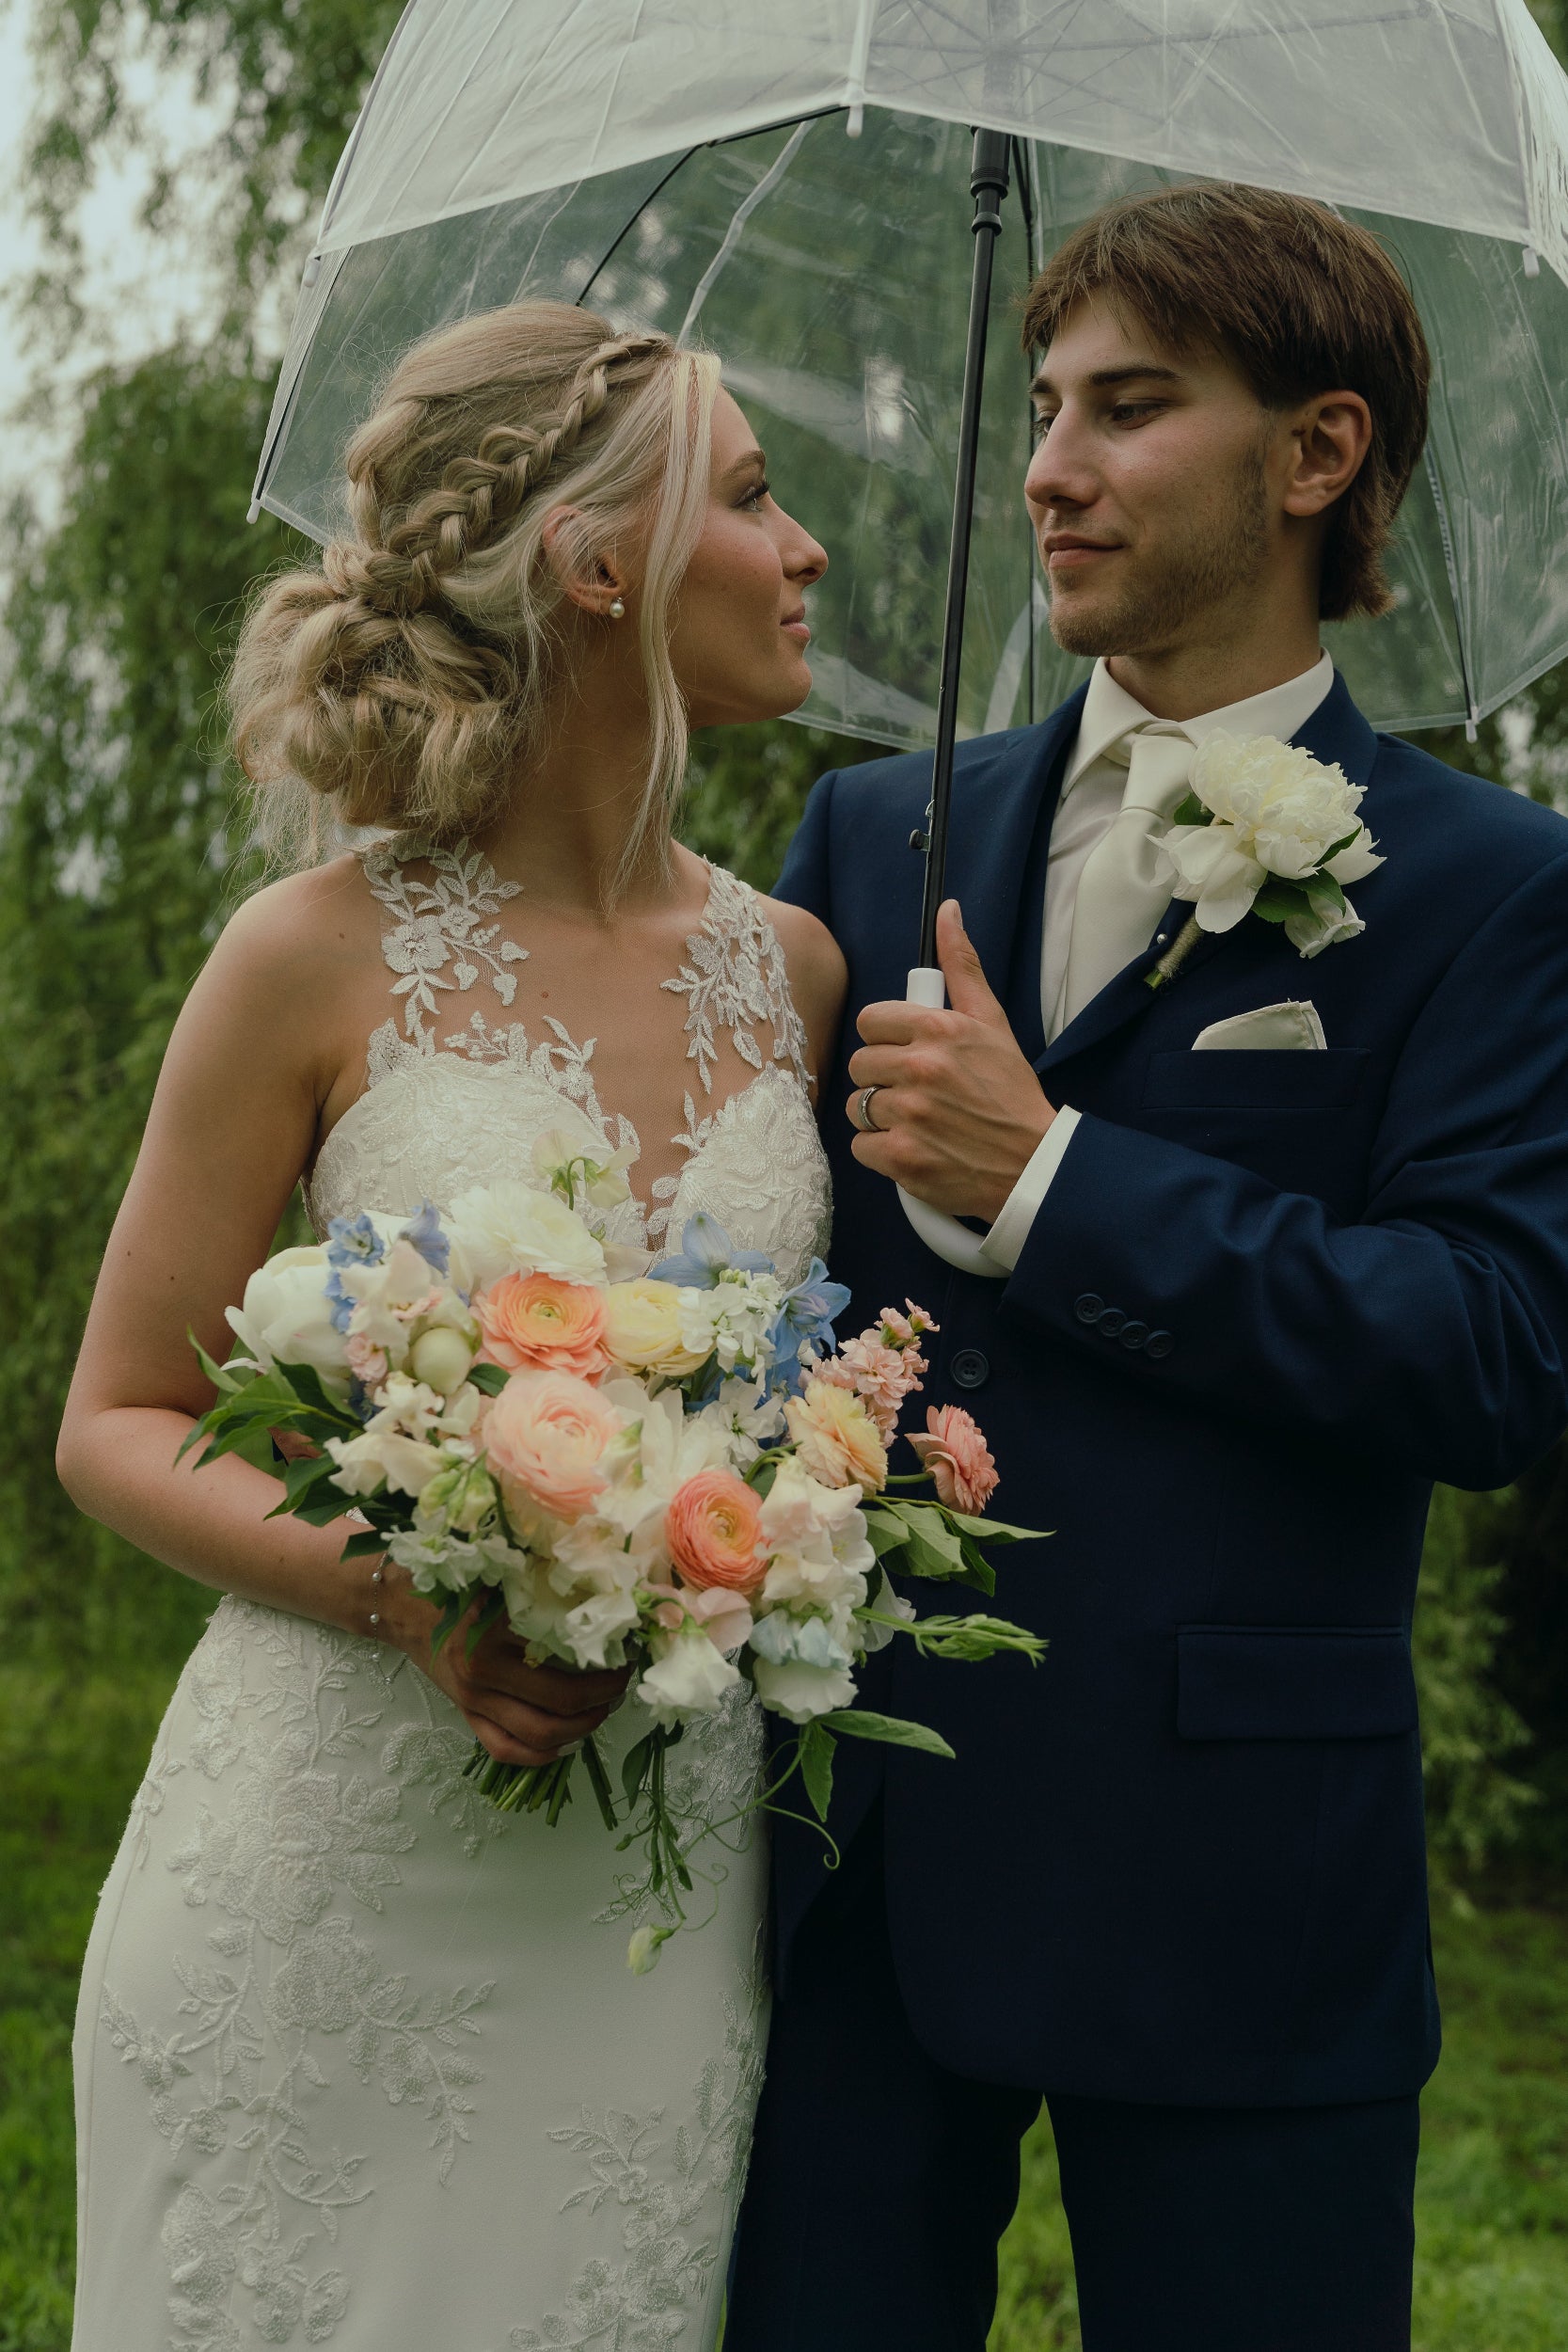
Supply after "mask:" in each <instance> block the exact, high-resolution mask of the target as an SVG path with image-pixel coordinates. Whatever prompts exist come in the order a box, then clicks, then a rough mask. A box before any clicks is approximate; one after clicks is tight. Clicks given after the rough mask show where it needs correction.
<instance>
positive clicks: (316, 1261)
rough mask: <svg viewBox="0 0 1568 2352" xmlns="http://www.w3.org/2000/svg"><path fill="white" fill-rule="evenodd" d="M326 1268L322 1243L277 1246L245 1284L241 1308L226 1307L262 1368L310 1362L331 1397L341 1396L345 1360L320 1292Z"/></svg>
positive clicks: (344, 1390)
mask: <svg viewBox="0 0 1568 2352" xmlns="http://www.w3.org/2000/svg"><path fill="white" fill-rule="evenodd" d="M331 1271H332V1268H331V1266H330V1265H329V1264H328V1263H327V1256H326V1248H325V1244H323V1243H319V1242H318V1243H312V1244H310V1245H309V1246H308V1247H307V1248H303V1249H280V1250H279V1251H278V1252H277V1256H276V1257H275V1258H269V1259H268V1260H267V1263H266V1264H265V1265H263V1266H258V1267H257V1269H256V1272H255V1273H254V1274H253V1275H252V1276H251V1278H250V1279H249V1281H248V1282H247V1283H246V1284H245V1304H244V1306H243V1307H230V1308H229V1309H228V1310H227V1316H228V1321H229V1326H230V1329H231V1330H232V1331H233V1333H234V1335H235V1337H236V1339H238V1341H239V1343H240V1345H241V1346H242V1347H243V1348H244V1349H245V1351H246V1353H247V1354H248V1355H249V1356H251V1357H252V1358H253V1359H255V1361H256V1362H257V1363H258V1364H260V1365H261V1369H262V1371H263V1372H270V1371H271V1370H272V1367H273V1365H274V1364H278V1363H282V1364H310V1365H312V1366H313V1367H314V1368H315V1370H316V1371H317V1372H318V1373H319V1374H320V1375H321V1378H322V1381H323V1383H324V1385H325V1387H326V1388H327V1389H328V1390H329V1391H331V1393H332V1394H333V1395H334V1396H340V1397H344V1396H347V1394H348V1387H349V1372H348V1358H347V1355H346V1353H345V1335H344V1333H342V1332H341V1331H338V1330H335V1329H334V1328H333V1324H332V1301H331V1300H330V1299H329V1298H328V1297H327V1295H326V1283H327V1278H328V1276H329V1275H330V1273H331Z"/></svg>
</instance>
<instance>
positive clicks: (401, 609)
mask: <svg viewBox="0 0 1568 2352" xmlns="http://www.w3.org/2000/svg"><path fill="white" fill-rule="evenodd" d="M713 366H714V363H712V362H710V361H706V360H697V359H695V358H693V357H692V356H691V355H687V354H682V353H680V352H678V351H677V349H676V346H675V345H674V343H673V342H672V341H671V339H670V337H669V336H667V335H661V334H654V333H640V334H627V335H613V334H611V333H610V330H609V328H608V327H607V326H605V324H604V322H603V321H602V320H600V319H596V318H594V316H593V315H592V314H591V313H588V312H584V311H581V310H568V309H565V308H564V307H563V306H558V305H554V304H531V305H516V306H514V307H513V308H512V309H510V310H499V311H493V312H489V313H486V314H484V315H483V316H481V317H478V318H473V319H469V320H467V321H465V322H464V323H463V324H462V325H461V326H456V327H453V328H450V329H448V330H446V331H445V332H444V333H443V334H441V335H438V336H435V337H433V338H431V339H430V340H429V341H428V342H425V343H423V344H421V345H419V346H417V347H416V349H415V350H414V351H413V352H412V353H410V354H409V356H408V358H406V359H405V360H404V362H403V364H402V365H401V366H400V367H399V369H398V371H397V373H396V374H395V375H394V376H393V378H392V380H391V383H390V384H389V385H388V392H387V396H386V398H385V400H384V401H383V403H382V405H381V406H380V407H379V408H378V409H377V410H376V412H375V413H374V414H373V415H372V417H371V418H370V419H369V420H368V421H367V422H366V423H365V425H364V426H362V427H361V429H360V430H359V432H358V433H357V434H356V436H355V438H354V441H353V442H352V443H351V445H350V448H349V452H348V461H347V463H348V475H349V485H350V489H349V504H350V514H351V517H352V521H353V525H354V534H353V536H352V537H348V538H342V539H338V540H335V541H333V542H332V543H331V544H330V545H329V546H328V547H326V548H325V549H324V551H323V555H322V563H321V568H320V570H319V571H300V572H294V573H292V574H289V575H286V576H285V577H284V578H282V579H280V580H276V581H275V582H274V583H273V585H272V586H271V588H270V589H269V590H268V591H267V592H266V593H265V594H264V596H262V598H261V602H260V603H259V604H258V606H257V607H256V609H255V610H254V611H253V612H252V614H251V616H250V618H249V620H248V621H247V623H246V626H245V631H244V633H243V636H242V639H241V643H240V646H239V649H238V651H237V653H236V657H235V661H234V667H233V672H232V675H231V679H230V706H231V711H232V731H233V739H234V743H235V747H236V750H237V752H238V754H239V756H240V759H241V761H242V764H243V765H244V767H245V771H246V773H247V774H248V775H249V776H250V778H251V780H252V782H253V783H254V784H256V785H257V786H258V787H261V788H263V789H264V790H266V791H268V792H269V793H270V794H272V795H273V796H275V797H276V796H277V795H279V794H281V795H282V796H283V798H284V800H285V801H286V802H287V803H288V804H289V812H290V813H289V815H288V816H287V817H286V818H285V821H284V824H283V825H282V827H281V828H279V827H277V826H276V825H274V826H267V825H266V824H265V823H264V824H263V830H265V831H269V832H271V833H273V834H274V835H275V836H276V834H277V833H278V832H279V831H282V832H283V834H285V835H288V834H292V835H293V844H294V846H295V847H296V848H297V847H303V846H305V843H306V842H309V846H310V847H311V848H314V847H315V846H316V843H317V841H318V839H319V832H320V828H319V825H318V823H317V822H316V821H315V817H314V813H313V812H310V813H309V814H307V807H308V803H309V795H311V794H313V795H316V796H319V799H325V800H326V801H327V802H329V803H333V804H334V813H335V814H336V816H337V817H338V818H341V820H343V821H346V822H348V823H351V824H356V825H364V824H390V825H392V826H394V827H396V828H398V829H400V830H402V829H410V828H417V829H419V830H421V831H426V832H430V833H433V834H453V833H456V832H460V831H465V830H467V828H468V827H470V826H471V825H473V824H474V823H476V822H477V821H480V820H481V819H482V818H483V816H484V814H485V813H487V811H488V809H489V808H490V807H491V806H492V805H493V804H494V802H495V799H496V797H497V795H498V793H499V791H500V790H501V789H503V788H504V786H505V784H506V782H507V780H508V779H509V778H511V777H513V776H514V775H515V771H516V770H517V767H518V763H519V759H520V758H521V757H522V756H523V755H526V753H527V751H528V749H529V748H530V746H531V744H532V743H533V742H534V741H535V740H536V739H537V736H538V732H539V727H540V723H541V719H542V715H543V705H544V699H545V694H546V688H547V687H548V685H549V683H550V682H551V679H552V676H553V673H554V671H555V669H556V668H557V667H558V664H557V662H556V660H555V658H554V657H555V654H556V651H557V645H556V640H555V630H554V628H553V627H552V621H553V615H554V612H555V610H556V607H557V606H558V604H559V600H560V592H559V589H558V588H557V587H556V585H555V583H554V581H553V579H552V577H551V575H550V572H549V567H548V566H547V564H545V563H544V561H543V547H542V535H541V534H542V528H543V522H544V517H545V514H546V511H547V507H546V501H544V500H542V499H541V498H540V497H539V495H538V494H539V492H540V491H541V490H542V489H543V488H544V486H545V485H546V483H550V484H552V485H555V486H556V487H558V488H559V490H560V493H561V498H560V501H559V502H562V503H564V502H570V503H571V504H573V505H574V506H575V507H576V508H577V509H578V511H579V512H580V513H581V514H583V515H584V516H586V518H587V528H588V530H589V532H590V533H591V535H592V536H594V538H595V539H596V540H597V541H598V542H599V543H601V544H603V545H606V546H609V545H612V544H613V541H614V536H615V526H616V524H617V523H619V524H620V526H621V528H623V529H625V528H626V527H627V526H628V525H630V524H631V523H632V522H633V520H634V517H635V515H636V513H637V512H638V511H639V509H640V508H641V507H644V506H646V505H647V503H648V502H649V501H650V499H652V500H653V501H655V502H656V503H657V499H658V496H659V493H660V485H661V478H664V479H666V480H667V479H668V477H669V476H670V472H671V464H672V458H673V454H674V453H675V452H676V448H677V441H676V436H675V432H674V421H675V417H676V413H677V408H678V407H679V406H680V405H682V404H680V403H679V402H678V399H677V394H678V391H679V389H681V388H682V387H683V386H687V385H689V382H690V380H691V379H690V372H691V371H692V370H693V369H698V370H703V369H706V370H709V371H712V370H713ZM708 399H709V402H710V401H711V392H709V394H708ZM688 405H689V404H688ZM705 420H706V408H704V412H703V420H702V422H703V439H704V442H705ZM687 471H688V469H681V468H677V469H676V472H677V473H678V474H679V475H680V477H681V490H680V495H681V498H682V500H683V501H684V502H685V505H686V506H687V507H690V506H691V502H692V491H691V485H690V482H689V479H687ZM555 502H557V501H551V502H550V503H555ZM687 535H689V536H691V537H694V531H693V532H690V533H689V534H687ZM687 551H688V552H689V548H688V550H687ZM644 653H645V659H646V655H647V647H646V645H645V647H644ZM664 659H665V661H666V664H667V660H668V657H667V655H666V656H665V657H664ZM664 700H665V701H668V696H667V695H666V696H665V697H664ZM680 732H681V738H682V739H681V755H682V760H683V762H684V748H685V746H684V727H682V729H681V730H680ZM668 733H669V729H668V727H665V728H664V734H665V735H666V736H667V735H668ZM663 756H664V754H663V753H661V754H660V757H661V758H662V757H663ZM300 786H303V787H306V794H305V796H304V799H303V801H302V796H301V794H300V792H299V790H298V787H300ZM318 805H319V800H318ZM302 820H303V821H302ZM302 835H303V836H304V837H305V838H304V840H303V841H302V839H301V836H302Z"/></svg>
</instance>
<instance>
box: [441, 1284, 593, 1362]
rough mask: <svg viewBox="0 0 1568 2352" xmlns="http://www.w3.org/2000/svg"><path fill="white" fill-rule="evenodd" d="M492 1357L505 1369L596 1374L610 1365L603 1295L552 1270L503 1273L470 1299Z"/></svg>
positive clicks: (486, 1347) (487, 1349) (488, 1351)
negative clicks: (542, 1272) (606, 1344)
mask: <svg viewBox="0 0 1568 2352" xmlns="http://www.w3.org/2000/svg"><path fill="white" fill-rule="evenodd" d="M474 1311H475V1313H476V1314H477V1315H478V1317H479V1322H480V1328H481V1329H482V1330H483V1333H484V1344H485V1349H486V1351H487V1353H488V1354H489V1356H490V1358H491V1359H492V1360H493V1361H494V1362H496V1363H498V1364H501V1365H503V1366H504V1367H505V1369H506V1370H507V1371H508V1372H529V1371H538V1372H570V1373H575V1374H576V1375H577V1377H578V1379H579V1380H596V1379H598V1378H599V1377H600V1375H602V1374H603V1373H605V1372H607V1371H608V1370H609V1368H610V1351H609V1349H608V1348H607V1347H606V1346H605V1343H604V1328H605V1312H604V1300H603V1298H602V1297H601V1296H600V1295H599V1293H598V1292H597V1291H596V1290H594V1289H593V1288H591V1287H590V1285H589V1284H588V1283H586V1282H563V1281H562V1279H561V1278H560V1276H559V1275H556V1274H503V1275H502V1276H501V1278H500V1280H499V1282H493V1283H492V1284H491V1286H490V1288H489V1289H488V1290H487V1291H482V1292H481V1293H480V1295H479V1297H478V1298H477V1300H476V1301H475V1303H474Z"/></svg>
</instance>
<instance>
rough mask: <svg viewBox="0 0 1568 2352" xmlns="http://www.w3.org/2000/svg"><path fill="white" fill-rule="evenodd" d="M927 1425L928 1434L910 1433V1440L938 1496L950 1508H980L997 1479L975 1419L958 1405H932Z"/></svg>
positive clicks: (993, 1490)
mask: <svg viewBox="0 0 1568 2352" xmlns="http://www.w3.org/2000/svg"><path fill="white" fill-rule="evenodd" d="M926 1427H927V1431H928V1432H929V1435H928V1436H922V1437H913V1436H911V1438H910V1443H911V1445H912V1446H913V1448H914V1450H915V1452H916V1453H917V1454H919V1456H920V1459H921V1461H922V1463H923V1464H924V1466H925V1467H926V1469H927V1470H929V1471H930V1473H931V1477H932V1479H933V1481H934V1482H935V1485H936V1490H937V1494H938V1497H939V1499H940V1500H941V1501H942V1502H945V1503H946V1505H947V1507H948V1509H949V1510H950V1511H983V1510H984V1509H985V1507H986V1505H987V1503H988V1502H990V1499H991V1497H992V1495H993V1494H994V1493H995V1492H996V1488H997V1484H998V1480H997V1475H996V1464H995V1462H994V1460H993V1459H992V1457H991V1451H990V1446H988V1445H987V1443H986V1441H985V1438H983V1437H982V1436H981V1434H980V1431H979V1429H978V1428H977V1427H976V1425H975V1423H974V1420H973V1419H972V1418H971V1416H970V1415H969V1414H968V1413H966V1412H965V1411H964V1409H963V1407H962V1406H961V1405H931V1406H927V1410H926Z"/></svg>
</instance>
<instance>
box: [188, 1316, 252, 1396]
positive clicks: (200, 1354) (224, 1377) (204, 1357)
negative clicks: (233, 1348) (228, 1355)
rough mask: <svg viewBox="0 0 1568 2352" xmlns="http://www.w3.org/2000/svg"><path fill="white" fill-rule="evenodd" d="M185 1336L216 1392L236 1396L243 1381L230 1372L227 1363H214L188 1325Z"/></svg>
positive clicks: (221, 1394) (243, 1384) (241, 1387)
mask: <svg viewBox="0 0 1568 2352" xmlns="http://www.w3.org/2000/svg"><path fill="white" fill-rule="evenodd" d="M185 1337H186V1338H187V1339H188V1340H189V1342H190V1343H191V1345H192V1346H193V1347H194V1348H195V1350H196V1354H197V1361H198V1363H199V1364H200V1366H201V1369H202V1371H203V1372H204V1373H205V1374H206V1375H207V1377H208V1379H209V1380H210V1381H211V1382H212V1384H213V1386H214V1389H216V1391H217V1392H218V1394H219V1395H220V1396H237V1395H238V1394H239V1393H240V1391H241V1390H242V1389H243V1388H244V1387H245V1381H243V1380H241V1379H240V1378H239V1377H238V1376H237V1375H236V1374H234V1373H232V1372H230V1369H229V1367H228V1365H227V1364H214V1361H213V1359H212V1358H211V1357H210V1356H209V1355H208V1353H207V1350H206V1349H205V1348H204V1347H203V1346H202V1344H201V1342H200V1341H199V1340H198V1338H197V1336H196V1333H195V1332H194V1331H192V1330H191V1329H189V1327H187V1329H186V1332H185Z"/></svg>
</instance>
